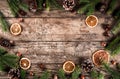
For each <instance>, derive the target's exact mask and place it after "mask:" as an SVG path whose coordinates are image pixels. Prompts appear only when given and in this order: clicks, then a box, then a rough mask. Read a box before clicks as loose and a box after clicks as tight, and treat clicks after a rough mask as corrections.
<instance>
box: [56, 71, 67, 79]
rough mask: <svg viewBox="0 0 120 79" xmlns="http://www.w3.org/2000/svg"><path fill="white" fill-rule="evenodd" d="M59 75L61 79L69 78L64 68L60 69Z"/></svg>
mask: <svg viewBox="0 0 120 79" xmlns="http://www.w3.org/2000/svg"><path fill="white" fill-rule="evenodd" d="M58 77H59V78H60V79H67V78H66V76H65V72H64V70H63V69H59V71H58Z"/></svg>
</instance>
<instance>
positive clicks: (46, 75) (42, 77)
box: [40, 71, 50, 79]
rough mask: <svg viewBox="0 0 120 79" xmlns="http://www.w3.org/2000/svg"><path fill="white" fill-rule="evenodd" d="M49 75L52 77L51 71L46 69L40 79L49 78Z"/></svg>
mask: <svg viewBox="0 0 120 79" xmlns="http://www.w3.org/2000/svg"><path fill="white" fill-rule="evenodd" d="M49 77H50V73H49V72H48V71H44V72H43V73H42V75H41V77H40V79H48V78H49Z"/></svg>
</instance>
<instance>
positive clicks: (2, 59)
mask: <svg viewBox="0 0 120 79" xmlns="http://www.w3.org/2000/svg"><path fill="white" fill-rule="evenodd" d="M18 60H19V58H18V57H17V56H16V55H13V54H8V52H7V51H5V50H4V49H2V48H0V70H1V71H4V69H5V68H6V67H10V68H17V67H18Z"/></svg>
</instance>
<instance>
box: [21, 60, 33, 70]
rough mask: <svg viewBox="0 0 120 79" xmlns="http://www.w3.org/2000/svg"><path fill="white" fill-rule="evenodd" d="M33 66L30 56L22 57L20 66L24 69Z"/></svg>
mask: <svg viewBox="0 0 120 79" xmlns="http://www.w3.org/2000/svg"><path fill="white" fill-rule="evenodd" d="M30 66H31V63H30V60H29V59H28V58H21V60H20V67H21V68H22V69H24V70H27V69H29V68H30Z"/></svg>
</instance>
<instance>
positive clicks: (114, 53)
mask: <svg viewBox="0 0 120 79" xmlns="http://www.w3.org/2000/svg"><path fill="white" fill-rule="evenodd" d="M119 53H120V43H119V44H118V45H116V47H115V48H114V50H113V51H111V55H117V54H119Z"/></svg>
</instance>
